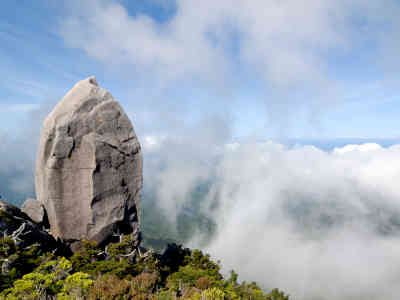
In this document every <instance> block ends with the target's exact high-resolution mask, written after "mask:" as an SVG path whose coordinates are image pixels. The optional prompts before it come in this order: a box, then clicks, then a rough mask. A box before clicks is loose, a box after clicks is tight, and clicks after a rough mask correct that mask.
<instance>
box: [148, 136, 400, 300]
mask: <svg viewBox="0 0 400 300" xmlns="http://www.w3.org/2000/svg"><path fill="white" fill-rule="evenodd" d="M200 144H201V143H200ZM180 147H181V148H180ZM144 148H145V152H146V151H147V153H151V154H149V155H157V156H158V157H159V158H161V159H160V161H162V162H163V166H162V171H161V172H160V171H159V170H160V169H159V167H160V166H158V167H156V165H157V164H152V165H151V164H150V162H148V164H147V176H151V178H152V179H153V180H152V181H150V180H148V181H147V184H150V185H154V186H153V187H152V188H154V189H157V193H158V198H157V199H158V203H159V206H160V207H162V209H166V210H167V211H170V212H175V214H173V213H171V214H169V216H170V218H173V217H174V216H175V215H176V212H177V211H178V212H179V210H180V209H185V206H187V205H188V203H189V202H190V201H192V200H193V199H191V198H190V194H191V191H192V190H193V189H194V188H195V187H196V186H197V185H199V184H204V183H206V184H207V186H208V188H207V191H206V192H204V195H203V197H202V198H201V199H199V201H201V205H200V207H201V209H202V213H203V214H205V215H208V216H210V218H212V219H213V220H214V222H215V223H216V224H217V229H216V231H217V232H216V234H215V235H214V236H213V238H212V241H211V242H210V243H209V244H208V246H207V247H206V248H205V250H206V251H208V252H210V253H211V254H212V255H213V256H215V257H217V258H218V259H221V260H222V262H223V265H224V267H226V271H227V270H229V269H234V270H237V271H238V272H239V273H240V275H241V276H242V277H241V279H242V280H248V281H251V280H256V281H258V282H260V283H261V284H262V285H263V286H264V287H265V288H273V287H279V288H282V289H284V290H285V291H287V292H289V293H290V294H291V295H292V296H293V297H294V299H382V298H385V299H397V296H398V295H400V285H399V284H398V278H399V276H400V254H399V253H400V235H399V233H400V230H399V229H400V201H399V200H400V189H399V188H398V178H399V177H400V146H392V147H389V148H383V147H381V146H379V145H377V144H363V145H348V146H345V147H343V148H335V149H334V150H332V151H329V152H326V151H322V150H320V149H318V148H315V147H313V146H297V147H291V148H287V147H285V146H283V145H281V144H278V143H273V142H265V143H257V144H229V145H225V146H218V145H215V147H214V148H213V147H209V148H208V152H207V153H208V154H204V153H205V152H204V151H201V150H199V151H197V152H196V150H195V149H193V151H187V152H186V151H182V149H184V145H183V144H179V142H178V141H176V140H175V141H171V140H169V139H167V138H165V139H164V140H157V139H156V138H154V137H152V138H150V137H149V138H147V139H145V141H144ZM165 149H169V151H166V152H168V154H166V152H165ZM174 149H181V150H180V151H177V152H174ZM203 150H204V149H203ZM199 152H201V153H202V154H201V155H200V154H198V153H199ZM163 153H164V154H165V155H166V157H164V158H163V155H164V154H163ZM152 162H153V163H154V161H152ZM156 170H158V171H156ZM191 243H192V245H193V246H196V244H197V243H198V237H197V236H196V237H195V238H194V239H193V240H192V242H191ZM197 245H198V244H197Z"/></svg>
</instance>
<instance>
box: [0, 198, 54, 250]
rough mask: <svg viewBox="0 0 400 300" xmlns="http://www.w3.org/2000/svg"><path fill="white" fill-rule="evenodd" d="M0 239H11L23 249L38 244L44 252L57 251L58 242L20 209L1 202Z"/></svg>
mask: <svg viewBox="0 0 400 300" xmlns="http://www.w3.org/2000/svg"><path fill="white" fill-rule="evenodd" d="M0 237H8V238H11V239H12V240H13V241H14V243H15V245H16V246H18V247H21V248H25V247H28V246H31V245H33V244H38V245H39V246H40V247H41V248H42V249H44V250H52V249H56V247H57V242H56V240H55V239H54V238H53V237H52V236H51V235H50V234H49V233H47V232H46V231H44V230H42V229H41V228H40V226H39V225H38V224H36V223H35V222H33V221H32V220H31V219H30V218H29V217H28V216H27V215H26V214H25V213H23V212H22V211H21V210H20V209H19V208H18V207H16V206H14V205H11V204H9V203H7V202H3V201H0Z"/></svg>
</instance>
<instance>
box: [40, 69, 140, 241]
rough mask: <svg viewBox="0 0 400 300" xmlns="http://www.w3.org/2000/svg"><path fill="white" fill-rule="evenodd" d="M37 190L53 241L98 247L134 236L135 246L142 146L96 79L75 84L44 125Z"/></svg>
mask: <svg viewBox="0 0 400 300" xmlns="http://www.w3.org/2000/svg"><path fill="white" fill-rule="evenodd" d="M35 184H36V193H37V200H38V201H39V202H40V203H41V204H43V206H44V208H45V210H46V213H47V216H48V220H49V223H50V231H51V233H52V235H53V236H55V237H57V238H61V239H62V240H63V241H66V242H71V243H73V242H74V241H77V240H80V239H82V238H87V239H91V240H95V241H96V242H98V243H100V244H102V243H107V242H108V241H109V240H110V239H111V237H112V236H114V235H119V234H121V233H126V234H127V233H133V235H132V236H133V239H134V240H135V241H136V242H137V245H139V242H140V232H139V221H140V209H139V202H140V197H141V191H142V154H141V148H140V144H139V142H138V139H137V137H136V134H135V132H134V130H133V127H132V124H131V122H130V120H129V119H128V117H127V115H126V114H125V113H124V111H123V110H122V108H121V107H120V105H119V104H118V102H117V101H115V100H114V99H113V97H112V96H111V94H110V93H108V92H107V91H105V90H104V89H102V88H100V87H98V84H97V82H96V79H95V78H94V77H91V78H87V79H85V80H82V81H80V82H78V83H77V84H76V85H75V86H74V87H73V88H72V89H71V90H70V91H69V92H68V93H67V94H66V95H65V96H64V98H63V99H62V100H61V101H60V102H59V103H58V104H57V106H56V107H55V108H54V110H53V111H52V112H51V113H50V115H49V116H48V117H47V118H46V120H45V121H44V123H43V128H42V132H41V137H40V148H39V153H38V159H37V165H36V177H35Z"/></svg>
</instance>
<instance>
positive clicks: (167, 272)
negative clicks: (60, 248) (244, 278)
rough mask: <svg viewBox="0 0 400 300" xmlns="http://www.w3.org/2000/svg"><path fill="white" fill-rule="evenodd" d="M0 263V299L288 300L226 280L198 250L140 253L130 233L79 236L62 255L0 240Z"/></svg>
mask: <svg viewBox="0 0 400 300" xmlns="http://www.w3.org/2000/svg"><path fill="white" fill-rule="evenodd" d="M0 263H1V264H2V275H1V277H0V283H1V293H0V299H10V300H14V299H32V300H39V299H60V300H67V299H87V300H103V299H104V300H105V299H119V300H124V299H125V300H128V299H138V300H139V299H140V300H146V299H148V300H175V299H192V300H206V299H215V300H223V299H232V300H236V299H249V300H250V299H251V300H288V299H289V297H288V296H286V295H285V294H284V293H283V292H281V291H279V290H277V289H275V290H273V291H271V292H270V293H265V292H264V291H262V289H261V288H260V287H259V286H258V285H257V284H256V283H250V284H249V283H246V282H242V283H239V282H238V275H237V274H236V273H235V272H234V271H232V272H231V274H230V276H229V278H228V279H225V278H224V277H223V276H222V274H221V270H220V264H219V262H214V261H212V260H211V258H210V256H209V255H207V254H203V253H202V252H201V251H199V250H190V249H187V248H183V247H181V246H178V245H176V244H171V245H169V247H168V248H167V249H166V251H165V252H164V253H163V254H157V253H154V252H151V251H148V252H146V253H143V249H142V251H140V250H139V249H134V248H133V245H132V243H131V239H130V237H129V236H124V237H123V239H122V241H121V242H120V243H117V244H110V245H108V247H106V249H105V250H103V249H101V248H99V247H98V246H97V245H96V243H95V242H93V241H87V240H84V241H82V247H81V249H80V250H79V251H77V252H75V253H74V254H73V255H72V256H71V257H67V258H66V257H57V256H55V255H54V254H52V253H41V252H40V251H39V250H38V248H37V247H31V248H29V249H18V247H16V246H15V245H14V243H13V241H12V240H10V239H7V238H3V239H0ZM5 266H6V267H5Z"/></svg>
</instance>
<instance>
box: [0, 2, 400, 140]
mask: <svg viewBox="0 0 400 300" xmlns="http://www.w3.org/2000/svg"><path fill="white" fill-rule="evenodd" d="M229 2H230V1H221V2H218V4H215V3H213V1H203V2H202V4H201V5H199V4H198V3H197V2H196V1H172V0H171V1H159V0H158V1H157V0H149V1H140V2H138V1H134V2H132V1H85V2H84V3H83V4H82V3H80V2H78V1H65V2H64V1H60V2H55V1H34V2H32V1H7V2H6V3H4V4H3V9H2V10H1V12H0V45H1V46H0V74H1V75H0V76H1V77H2V80H1V81H0V99H1V100H0V124H1V125H0V130H1V131H3V132H4V131H5V132H7V134H8V135H10V136H14V135H17V134H19V133H20V131H21V130H22V129H21V128H22V127H21V126H20V124H25V125H26V124H27V122H28V120H29V115H30V113H31V112H32V110H35V109H41V107H42V106H43V105H46V104H47V103H55V101H57V100H58V99H60V98H61V97H62V96H63V95H64V94H65V92H66V91H67V90H68V89H69V88H70V87H71V86H72V85H73V84H74V83H75V82H76V81H78V80H80V79H82V78H85V77H87V76H90V75H95V76H96V77H97V79H98V81H99V82H100V85H101V86H103V87H105V88H106V89H108V90H109V91H110V92H111V93H112V94H113V95H114V96H115V97H116V98H117V99H118V100H119V101H120V102H121V104H122V105H123V106H124V107H125V109H126V110H127V111H128V113H129V114H130V117H131V118H132V119H133V120H134V123H135V122H136V124H135V126H136V128H137V129H136V130H137V131H138V134H139V135H147V134H148V133H151V134H158V133H160V130H161V131H165V129H166V128H176V127H180V126H182V124H183V126H188V127H190V126H192V125H193V123H196V122H197V121H198V120H202V119H207V118H210V117H212V118H220V119H223V120H224V121H225V122H228V123H229V127H230V128H231V135H232V138H234V139H235V138H242V137H248V136H250V137H252V136H254V137H257V138H270V137H274V138H276V137H284V138H287V137H289V138H293V137H296V138H309V137H312V138H323V139H326V138H328V139H329V138H337V137H373V138H374V137H376V138H382V137H384V138H397V137H399V135H400V132H399V129H398V122H397V120H398V115H399V114H400V105H399V101H400V99H399V95H398V92H397V85H398V83H399V75H398V74H397V73H398V72H396V70H397V69H396V67H398V66H400V63H399V58H398V55H397V52H396V49H398V46H399V42H398V41H397V33H398V31H397V30H398V29H399V28H400V26H399V23H400V22H399V21H398V20H397V17H396V16H397V14H396V12H399V10H400V5H398V4H397V3H396V1H387V2H385V5H383V4H380V3H378V2H380V1H375V3H374V2H373V1H372V2H371V1H370V2H371V3H370V4H365V3H363V2H362V1H337V2H336V3H335V4H333V3H330V2H331V1H308V2H306V4H305V5H299V4H296V3H295V2H291V1H287V3H284V4H282V5H279V4H277V3H274V2H271V3H264V2H263V1H254V2H252V3H251V2H248V3H245V2H243V3H242V2H238V4H237V7H233V6H232V5H229V4H230V3H229ZM196 3H197V4H196ZM177 124H179V125H177ZM32 126H40V122H39V121H38V123H36V124H35V125H32ZM172 131H173V130H172Z"/></svg>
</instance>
